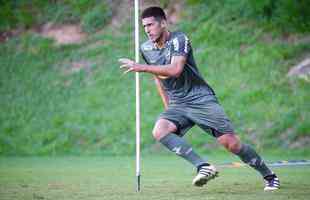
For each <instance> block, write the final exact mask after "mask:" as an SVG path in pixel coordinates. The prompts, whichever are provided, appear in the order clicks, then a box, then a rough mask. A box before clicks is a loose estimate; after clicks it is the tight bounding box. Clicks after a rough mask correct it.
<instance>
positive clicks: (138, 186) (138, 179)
mask: <svg viewBox="0 0 310 200" xmlns="http://www.w3.org/2000/svg"><path fill="white" fill-rule="evenodd" d="M136 191H137V192H140V175H138V176H137V188H136Z"/></svg>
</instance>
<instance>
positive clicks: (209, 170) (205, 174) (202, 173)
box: [193, 165, 218, 187]
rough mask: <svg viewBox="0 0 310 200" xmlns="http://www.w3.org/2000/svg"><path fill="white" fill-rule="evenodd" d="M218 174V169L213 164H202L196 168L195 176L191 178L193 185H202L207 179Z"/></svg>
mask: <svg viewBox="0 0 310 200" xmlns="http://www.w3.org/2000/svg"><path fill="white" fill-rule="evenodd" d="M217 176H218V171H216V168H215V167H214V166H213V165H208V166H207V165H204V166H201V167H200V168H199V169H198V173H197V175H196V177H195V178H194V179H193V185H194V186H197V187H202V186H203V185H205V184H207V182H208V181H210V180H211V179H214V178H215V177H217Z"/></svg>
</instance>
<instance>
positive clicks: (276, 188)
mask: <svg viewBox="0 0 310 200" xmlns="http://www.w3.org/2000/svg"><path fill="white" fill-rule="evenodd" d="M278 189H279V188H278V187H265V188H264V191H275V190H278Z"/></svg>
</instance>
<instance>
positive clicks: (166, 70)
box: [119, 55, 186, 77]
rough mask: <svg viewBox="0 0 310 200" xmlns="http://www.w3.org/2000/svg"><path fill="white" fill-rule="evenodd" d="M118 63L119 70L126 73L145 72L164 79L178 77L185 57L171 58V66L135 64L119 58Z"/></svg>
mask: <svg viewBox="0 0 310 200" xmlns="http://www.w3.org/2000/svg"><path fill="white" fill-rule="evenodd" d="M119 62H121V63H122V65H121V68H124V69H125V70H126V71H125V72H124V73H127V72H146V73H151V74H154V75H156V76H165V77H179V76H180V75H181V73H182V71H183V69H184V65H185V63H186V57H185V56H182V55H180V56H173V57H172V58H171V64H168V65H146V64H140V63H135V62H134V61H132V60H130V59H127V58H121V59H119Z"/></svg>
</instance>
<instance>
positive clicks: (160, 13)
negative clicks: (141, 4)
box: [141, 6, 167, 21]
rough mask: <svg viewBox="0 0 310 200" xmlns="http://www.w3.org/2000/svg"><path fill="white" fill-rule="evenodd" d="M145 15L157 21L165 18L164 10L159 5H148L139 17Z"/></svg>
mask: <svg viewBox="0 0 310 200" xmlns="http://www.w3.org/2000/svg"><path fill="white" fill-rule="evenodd" d="M147 17H154V18H155V19H156V20H158V21H161V20H167V18H166V14H165V12H164V10H163V9H162V8H160V7H155V6H154V7H148V8H146V9H145V10H144V11H143V12H142V14H141V19H144V18H147Z"/></svg>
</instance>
